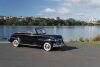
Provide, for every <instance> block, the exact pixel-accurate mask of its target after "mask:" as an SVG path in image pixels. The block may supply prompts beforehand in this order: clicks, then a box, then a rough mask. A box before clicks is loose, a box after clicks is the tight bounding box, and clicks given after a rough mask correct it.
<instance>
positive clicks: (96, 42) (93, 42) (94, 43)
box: [76, 41, 100, 46]
mask: <svg viewBox="0 0 100 67" xmlns="http://www.w3.org/2000/svg"><path fill="white" fill-rule="evenodd" d="M76 43H77V44H79V45H81V44H89V45H99V46H100V41H89V42H80V41H79V42H76Z"/></svg>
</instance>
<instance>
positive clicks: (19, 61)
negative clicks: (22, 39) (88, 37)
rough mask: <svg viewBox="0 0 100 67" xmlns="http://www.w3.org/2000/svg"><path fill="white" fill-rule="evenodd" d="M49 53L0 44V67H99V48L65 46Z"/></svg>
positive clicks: (35, 48)
mask: <svg viewBox="0 0 100 67" xmlns="http://www.w3.org/2000/svg"><path fill="white" fill-rule="evenodd" d="M66 45H67V46H65V47H64V50H60V49H58V48H56V49H53V50H52V51H50V52H46V51H44V50H43V49H42V48H38V47H33V46H22V47H18V48H15V47H13V46H12V44H10V43H0V67H100V46H93V45H92V46H91V45H75V44H66Z"/></svg>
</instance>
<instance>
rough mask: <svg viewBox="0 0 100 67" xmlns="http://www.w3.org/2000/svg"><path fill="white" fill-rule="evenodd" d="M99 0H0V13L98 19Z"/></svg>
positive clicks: (99, 17) (5, 14)
mask: <svg viewBox="0 0 100 67" xmlns="http://www.w3.org/2000/svg"><path fill="white" fill-rule="evenodd" d="M99 14H100V0H0V15H3V16H38V17H39V16H40V17H50V18H56V17H58V16H59V17H61V18H64V19H66V18H75V19H84V20H87V19H89V18H90V17H94V18H97V19H100V15H99Z"/></svg>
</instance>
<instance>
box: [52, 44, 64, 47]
mask: <svg viewBox="0 0 100 67" xmlns="http://www.w3.org/2000/svg"><path fill="white" fill-rule="evenodd" d="M64 45H65V44H64V43H54V44H53V47H63V46H64Z"/></svg>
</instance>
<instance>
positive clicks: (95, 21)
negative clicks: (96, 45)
mask: <svg viewBox="0 0 100 67" xmlns="http://www.w3.org/2000/svg"><path fill="white" fill-rule="evenodd" d="M88 23H93V24H96V23H97V19H96V18H94V17H91V18H90V19H89V21H88Z"/></svg>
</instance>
